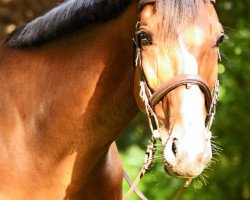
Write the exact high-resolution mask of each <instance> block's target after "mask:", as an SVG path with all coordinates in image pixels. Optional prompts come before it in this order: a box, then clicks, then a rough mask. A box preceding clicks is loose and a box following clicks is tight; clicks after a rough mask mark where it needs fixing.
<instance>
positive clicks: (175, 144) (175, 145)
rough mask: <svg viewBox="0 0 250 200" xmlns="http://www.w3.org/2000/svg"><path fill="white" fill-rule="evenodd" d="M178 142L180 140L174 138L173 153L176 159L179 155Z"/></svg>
mask: <svg viewBox="0 0 250 200" xmlns="http://www.w3.org/2000/svg"><path fill="white" fill-rule="evenodd" d="M177 141H178V140H177V139H176V138H174V139H173V144H172V152H173V154H174V156H175V157H176V154H177Z"/></svg>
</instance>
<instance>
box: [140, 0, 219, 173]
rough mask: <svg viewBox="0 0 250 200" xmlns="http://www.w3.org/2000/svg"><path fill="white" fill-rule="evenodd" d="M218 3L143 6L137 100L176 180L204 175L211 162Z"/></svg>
mask: <svg viewBox="0 0 250 200" xmlns="http://www.w3.org/2000/svg"><path fill="white" fill-rule="evenodd" d="M214 3H215V2H214V1H203V0H197V1H174V2H173V1H166V0H157V1H155V0H149V1H147V0H144V1H141V3H140V16H139V21H138V23H137V31H136V36H135V71H136V73H135V97H136V100H137V104H138V106H139V108H140V109H141V110H142V111H144V112H147V113H148V115H150V116H149V118H153V119H151V121H153V123H152V124H151V126H153V128H152V129H153V132H154V136H155V137H156V138H159V139H161V141H162V144H163V147H164V149H163V160H164V166H165V168H166V169H167V170H166V171H168V172H169V174H171V175H173V176H176V177H184V178H192V177H196V176H198V175H200V174H201V172H202V171H203V169H204V168H205V167H206V166H207V165H208V163H209V162H210V160H211V158H212V148H211V141H210V140H211V132H210V131H209V129H208V128H207V126H208V124H207V123H208V122H207V121H208V113H209V112H210V111H209V110H210V108H211V95H210V94H211V91H212V90H213V88H214V87H215V85H216V80H217V64H218V58H219V44H220V43H221V42H222V41H223V38H224V33H223V28H222V26H221V24H220V23H219V20H218V17H217V14H216V11H215V8H214ZM139 82H140V84H139ZM142 87H145V88H144V93H145V94H144V97H142V96H143V94H142V93H143V92H141V90H142ZM138 94H140V95H138ZM143 101H144V102H143ZM145 101H148V104H147V102H146V103H145ZM145 105H146V106H145ZM147 106H148V107H149V108H146V109H145V107H147ZM150 109H152V110H150Z"/></svg>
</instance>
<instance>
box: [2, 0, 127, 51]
mask: <svg viewBox="0 0 250 200" xmlns="http://www.w3.org/2000/svg"><path fill="white" fill-rule="evenodd" d="M130 2H131V0H66V1H64V2H63V3H62V4H60V5H59V6H57V7H55V8H54V9H52V10H51V11H49V12H47V13H46V14H44V15H43V16H41V17H38V18H36V19H35V20H33V21H31V22H30V23H28V24H27V25H25V26H22V27H19V28H17V29H16V30H15V31H13V32H12V33H11V34H9V35H8V37H7V39H6V40H5V44H7V45H8V46H10V47H14V48H24V47H31V46H36V45H39V44H43V43H45V42H47V41H49V40H52V39H54V38H57V37H60V36H62V35H64V34H66V33H69V32H72V31H75V30H79V29H81V28H82V27H83V26H85V25H88V24H91V23H95V22H106V21H108V20H111V19H113V18H115V17H116V16H118V15H119V14H120V13H122V11H123V10H124V9H125V8H126V6H127V5H128V4H129V3H130Z"/></svg>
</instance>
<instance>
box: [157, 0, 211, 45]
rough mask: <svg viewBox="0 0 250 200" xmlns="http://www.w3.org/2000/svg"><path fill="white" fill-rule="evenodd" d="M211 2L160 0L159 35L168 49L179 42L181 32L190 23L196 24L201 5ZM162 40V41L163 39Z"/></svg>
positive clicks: (158, 10)
mask: <svg viewBox="0 0 250 200" xmlns="http://www.w3.org/2000/svg"><path fill="white" fill-rule="evenodd" d="M209 2H211V1H210V0H158V1H157V5H156V10H157V17H158V23H159V25H158V28H159V31H158V34H159V36H160V37H162V38H163V41H164V43H165V46H166V47H171V46H172V45H173V43H174V42H178V37H179V34H180V33H181V31H182V30H183V29H185V28H187V27H188V25H189V24H190V23H193V24H194V23H195V20H196V18H197V16H198V13H199V12H198V11H199V5H201V4H203V3H209ZM162 38H161V39H162Z"/></svg>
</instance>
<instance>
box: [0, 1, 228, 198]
mask: <svg viewBox="0 0 250 200" xmlns="http://www.w3.org/2000/svg"><path fill="white" fill-rule="evenodd" d="M214 3H215V1H204V0H195V1H193V0H186V1H181V0H176V1H170V0H157V1H148V0H144V1H140V2H139V1H136V0H115V1H114V0H81V1H79V0H67V1H65V2H64V3H62V4H60V5H58V6H57V7H56V8H54V9H52V10H51V11H49V12H47V13H45V14H44V15H43V16H41V17H38V18H36V19H34V20H33V21H31V22H30V23H28V24H26V25H24V26H22V27H19V28H17V29H16V30H15V31H14V32H13V33H11V34H10V35H9V36H8V37H7V38H6V40H5V41H4V42H3V43H2V44H1V46H0V80H1V81H0V83H1V87H0V93H1V97H0V179H1V181H0V199H1V200H2V199H3V200H9V199H11V200H12V199H18V200H22V199H25V200H29V199H32V200H44V199H46V200H50V199H51V200H52V199H53V200H57V199H58V200H59V199H64V200H66V199H74V200H75V199H91V200H94V199H108V200H110V199H115V200H116V199H121V198H122V184H121V183H122V177H123V170H122V166H121V162H120V160H119V155H118V151H117V147H116V144H115V142H114V141H115V140H116V138H117V137H118V135H119V134H120V133H121V132H122V131H123V130H124V128H125V127H126V126H127V125H128V123H129V122H130V121H131V119H132V118H133V117H134V116H135V115H136V114H137V113H138V111H139V109H138V107H139V108H140V109H141V110H142V111H144V112H145V107H144V102H143V101H142V100H141V98H140V95H139V93H140V90H141V88H140V87H139V82H140V72H139V71H140V69H142V70H143V74H144V78H145V81H146V84H147V86H148V89H149V90H150V91H152V92H154V91H157V90H158V89H157V88H159V87H160V86H161V85H162V84H164V83H165V81H167V80H169V79H171V78H173V77H175V76H179V75H184V76H185V77H186V75H188V74H192V75H194V76H195V77H198V76H199V78H200V79H201V80H202V83H204V84H205V82H206V83H207V86H206V88H209V90H212V89H213V88H214V85H215V81H216V78H217V59H218V46H219V44H220V43H221V42H222V40H223V37H224V34H223V30H222V26H221V25H220V23H219V21H218V18H217V14H216V11H215V9H214V5H213V4H214ZM139 4H140V5H141V6H140V9H139V22H140V23H137V26H136V28H135V24H136V22H137V20H138V5H139ZM135 31H136V32H137V34H136V37H137V40H136V41H137V45H138V46H137V47H139V49H140V50H141V52H140V56H141V57H140V59H141V60H140V66H141V68H138V67H136V68H135V69H132V67H131V60H132V57H133V55H132V50H131V49H132V48H131V43H132V42H131V41H132V38H133V37H134V33H135ZM137 56H138V54H137ZM137 61H138V60H137ZM133 94H134V95H133ZM137 104H138V105H137ZM206 104H207V102H206V95H205V94H204V91H203V90H201V84H191V85H190V84H189V83H187V84H186V86H184V85H180V86H178V87H176V88H175V89H174V90H171V91H169V92H168V93H167V94H165V93H164V92H163V93H162V96H161V97H160V99H159V98H158V99H156V101H155V104H154V105H153V109H154V112H155V117H156V118H157V120H158V122H157V123H158V125H157V131H156V132H157V133H156V132H155V134H158V137H159V138H160V139H161V141H162V143H163V147H164V149H163V150H164V156H163V157H164V163H165V166H166V167H167V169H168V171H169V173H170V174H172V175H173V176H177V177H195V176H198V175H199V174H200V173H201V171H202V170H203V169H204V168H205V167H206V165H207V164H208V163H209V161H210V159H211V156H212V154H211V144H210V137H211V135H210V132H209V131H206V128H205V123H206V122H205V121H206V114H207V108H206Z"/></svg>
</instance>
